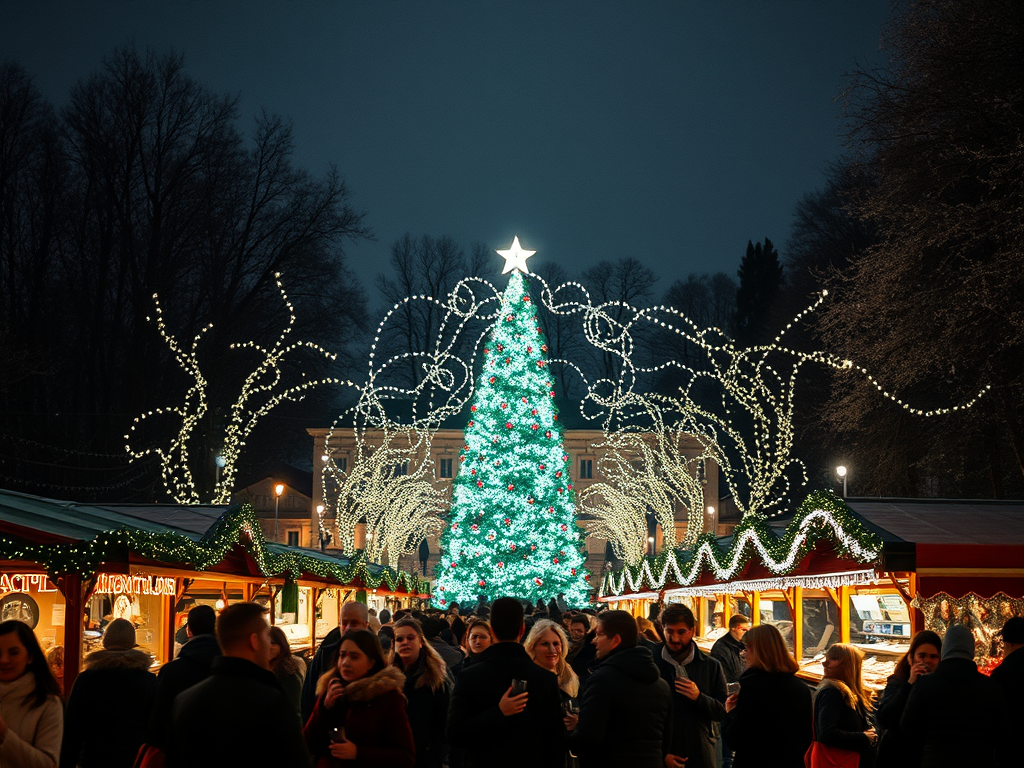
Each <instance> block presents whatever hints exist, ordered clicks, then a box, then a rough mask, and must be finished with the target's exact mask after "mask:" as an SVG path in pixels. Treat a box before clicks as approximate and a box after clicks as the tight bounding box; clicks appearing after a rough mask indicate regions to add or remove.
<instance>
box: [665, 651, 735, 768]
mask: <svg viewBox="0 0 1024 768" xmlns="http://www.w3.org/2000/svg"><path fill="white" fill-rule="evenodd" d="M665 653H666V650H665V645H664V644H662V645H661V646H660V650H659V652H658V654H657V655H656V656H655V657H654V663H655V664H657V665H658V669H659V670H661V676H662V678H663V679H664V680H665V682H666V683H668V687H669V690H670V691H671V692H672V746H671V748H670V749H669V752H670V753H671V754H673V755H676V756H677V757H685V758H688V760H687V763H686V768H715V766H716V765H717V764H718V760H717V758H716V756H715V745H716V744H717V743H718V738H717V737H716V736H715V729H714V726H713V725H712V723H715V722H721V720H722V718H724V717H725V698H726V696H727V695H728V691H727V690H726V687H725V674H724V673H723V672H722V665H721V664H719V663H718V660H717V659H713V658H711V657H710V656H708V655H707V654H706V653H704V651H702V650H701V649H700V648H698V647H697V646H696V645H694V647H693V659H692V660H691V661H690V663H689V664H687V665H686V674H687V676H688V677H689V678H690V680H692V681H693V682H695V683H696V684H697V688H698V689H699V690H700V695H699V696H698V697H697V699H696V700H695V701H690V699H688V698H686V697H685V696H683V694H681V693H679V692H678V691H677V690H676V688H675V681H676V665H675V664H673V663H672V662H670V661H668V660H667V659H666V658H665Z"/></svg>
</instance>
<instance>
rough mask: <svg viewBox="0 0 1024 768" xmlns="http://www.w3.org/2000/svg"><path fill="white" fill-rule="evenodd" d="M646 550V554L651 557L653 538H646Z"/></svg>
mask: <svg viewBox="0 0 1024 768" xmlns="http://www.w3.org/2000/svg"><path fill="white" fill-rule="evenodd" d="M647 550H648V552H649V553H650V554H652V555H653V554H654V537H653V536H648V537H647Z"/></svg>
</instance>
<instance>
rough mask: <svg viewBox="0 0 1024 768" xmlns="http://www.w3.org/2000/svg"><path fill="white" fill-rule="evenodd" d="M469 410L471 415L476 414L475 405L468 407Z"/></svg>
mask: <svg viewBox="0 0 1024 768" xmlns="http://www.w3.org/2000/svg"><path fill="white" fill-rule="evenodd" d="M469 410H471V411H472V412H473V413H476V406H475V405H471V406H469Z"/></svg>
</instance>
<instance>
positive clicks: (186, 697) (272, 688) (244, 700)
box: [166, 656, 310, 768]
mask: <svg viewBox="0 0 1024 768" xmlns="http://www.w3.org/2000/svg"><path fill="white" fill-rule="evenodd" d="M268 729H270V730H268ZM199 745H202V748H199ZM166 752H167V766H168V768H224V766H234V765H244V766H245V767H246V768H264V767H265V768H279V767H280V766H286V765H287V766H296V767H297V768H305V767H306V766H308V765H309V763H310V759H309V753H308V752H307V750H306V744H305V742H304V741H303V740H302V726H301V725H300V724H299V718H298V717H297V716H296V714H295V708H294V707H293V706H292V704H291V702H290V701H288V698H287V697H286V696H285V695H284V692H283V691H282V690H281V685H280V683H278V682H277V678H276V677H275V676H274V673H273V672H271V671H270V670H269V669H264V668H263V667H261V666H258V665H257V664H254V663H252V662H251V661H249V660H248V659H242V658H238V657H237V656H218V657H217V658H215V659H214V660H213V663H212V664H211V665H210V675H209V676H208V677H207V678H206V679H205V680H203V681H202V682H201V683H197V684H196V685H193V686H192V687H191V688H189V689H188V690H187V691H184V692H182V693H180V694H179V695H178V698H177V699H175V701H174V709H173V712H172V715H171V729H170V735H169V738H168V742H167V750H166Z"/></svg>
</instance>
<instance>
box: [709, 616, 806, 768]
mask: <svg viewBox="0 0 1024 768" xmlns="http://www.w3.org/2000/svg"><path fill="white" fill-rule="evenodd" d="M745 643H746V654H745V656H746V659H745V664H746V669H745V670H744V672H743V674H742V675H740V679H739V682H738V683H730V684H729V687H730V691H729V698H727V699H726V700H725V712H726V715H725V720H723V721H722V733H723V735H724V738H725V742H726V746H727V748H729V749H732V750H734V751H735V755H734V756H733V762H732V764H733V768H744V766H752V765H756V766H764V768H802V766H803V764H804V753H806V752H807V747H808V746H810V743H811V691H810V689H809V688H808V687H807V686H806V685H805V684H804V683H803V682H802V681H800V680H798V679H797V677H796V673H797V670H799V669H800V667H799V665H798V664H797V663H796V660H795V659H794V658H793V657H792V655H790V653H789V649H788V648H786V641H785V640H783V639H782V635H781V633H780V632H779V630H778V629H776V628H775V627H774V626H772V625H771V624H762V625H760V626H757V627H753V628H751V629H750V631H749V632H747V634H746V638H745ZM733 686H735V687H736V688H735V690H733V689H732V687H733ZM765 744H771V749H765Z"/></svg>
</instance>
